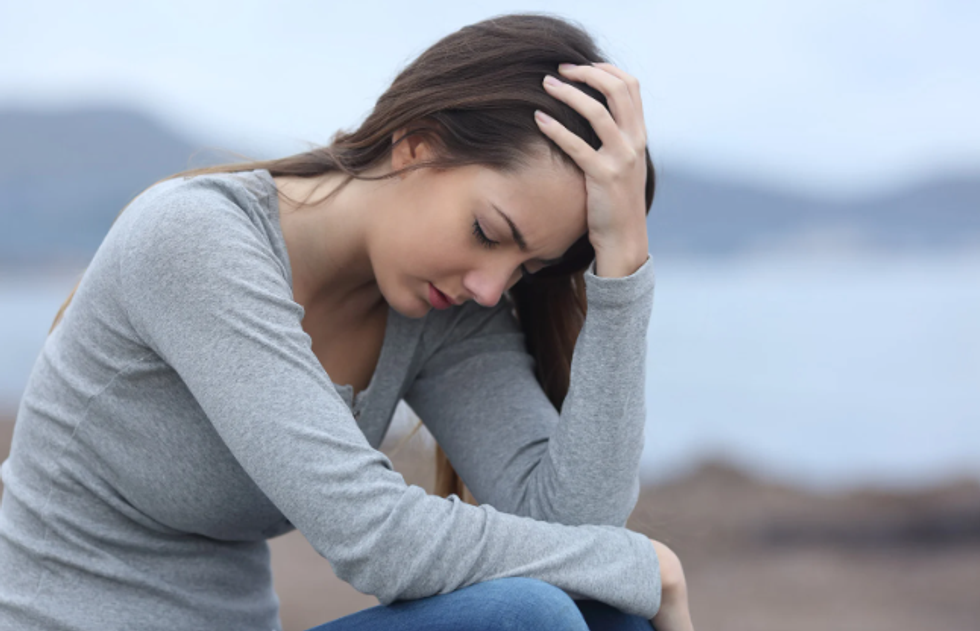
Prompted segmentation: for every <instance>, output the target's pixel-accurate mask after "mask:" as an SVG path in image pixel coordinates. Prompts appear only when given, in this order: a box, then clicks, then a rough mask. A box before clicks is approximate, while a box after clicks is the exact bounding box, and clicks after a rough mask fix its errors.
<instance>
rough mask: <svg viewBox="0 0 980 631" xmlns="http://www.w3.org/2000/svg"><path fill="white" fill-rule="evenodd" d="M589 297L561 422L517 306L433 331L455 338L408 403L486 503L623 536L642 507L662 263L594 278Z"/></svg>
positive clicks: (483, 311) (472, 309) (465, 316)
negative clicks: (651, 346)
mask: <svg viewBox="0 0 980 631" xmlns="http://www.w3.org/2000/svg"><path fill="white" fill-rule="evenodd" d="M585 286H586V294H587V299H588V314H587V316H586V318H585V324H584V326H583V328H582V332H581V333H580V335H579V338H578V341H577V343H576V345H575V351H574V353H573V355H572V366H571V378H570V384H569V390H568V394H567V396H566V398H565V402H564V404H563V405H562V410H561V414H559V413H558V411H557V410H555V407H554V406H553V405H552V404H551V402H550V401H549V400H548V398H547V396H546V395H545V393H544V392H543V390H542V389H541V386H540V384H539V383H538V381H537V379H536V378H535V376H534V360H533V359H532V357H531V356H530V355H529V354H528V352H527V350H526V348H525V345H524V336H523V334H522V333H521V330H520V327H519V325H518V323H517V321H516V319H515V318H514V316H513V315H512V314H511V313H510V309H511V304H510V302H509V301H508V300H501V302H500V303H498V305H497V306H496V307H493V308H491V309H487V308H484V307H481V306H479V305H476V304H473V303H467V304H466V305H464V306H463V307H461V308H460V309H459V310H458V312H457V313H456V314H455V316H456V317H455V319H454V320H453V321H451V322H449V323H448V324H446V327H445V328H442V327H433V329H437V328H439V329H440V331H441V332H443V333H444V332H445V331H446V330H447V329H448V333H445V337H444V338H443V339H441V340H439V341H438V342H436V343H438V348H437V349H436V350H434V352H432V353H431V355H430V356H429V357H428V358H427V360H426V362H425V364H424V366H423V367H422V369H421V371H420V372H419V374H418V375H417V377H416V379H415V381H414V383H413V384H412V386H411V389H410V390H409V392H408V394H407V395H406V397H405V398H406V401H407V402H408V404H409V405H410V406H411V407H412V409H413V410H414V411H415V412H416V413H417V414H418V415H419V416H420V417H421V418H422V420H423V422H424V423H425V425H426V427H427V428H428V429H429V431H430V432H431V433H432V434H433V436H434V437H435V439H436V440H437V441H438V442H439V445H440V446H441V447H442V448H443V450H444V451H445V452H446V455H447V456H448V458H449V460H450V462H451V463H452V465H453V468H455V469H456V471H457V473H459V475H460V477H461V478H462V480H463V482H465V483H466V485H467V487H468V488H469V489H470V491H471V492H472V493H473V496H474V497H475V498H476V499H477V501H479V502H481V503H487V504H490V505H492V506H493V507H494V508H496V509H498V510H501V511H503V512H507V513H512V514H516V515H523V516H527V517H532V518H534V519H538V520H543V521H550V522H558V523H563V524H569V525H579V524H608V525H614V526H624V525H625V524H626V520H627V518H628V517H629V515H630V513H631V512H632V511H633V508H634V507H635V505H636V501H637V498H638V496H639V464H640V456H641V453H642V450H643V442H644V424H645V421H646V409H645V402H644V388H645V372H646V371H645V366H646V348H647V341H646V336H647V327H648V324H649V320H650V313H651V310H652V304H653V286H654V270H653V263H652V261H651V260H650V259H649V258H648V259H647V260H646V262H644V263H643V264H642V265H641V266H640V268H639V269H637V270H636V271H635V272H633V273H632V274H630V275H628V276H625V277H621V278H616V277H609V278H607V277H600V276H596V275H595V274H594V269H590V270H588V271H587V272H586V273H585ZM437 322H438V321H437ZM437 322H433V324H437ZM430 343H433V341H432V340H430Z"/></svg>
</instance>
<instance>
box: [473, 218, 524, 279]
mask: <svg viewBox="0 0 980 631" xmlns="http://www.w3.org/2000/svg"><path fill="white" fill-rule="evenodd" d="M473 234H474V235H476V240H477V241H479V242H480V244H481V245H482V246H484V247H485V248H487V249H492V248H493V247H494V246H496V245H500V241H494V240H493V239H491V238H490V237H488V236H487V233H485V232H484V231H483V228H482V227H481V226H480V222H479V221H478V220H476V219H474V220H473ZM533 276H534V274H532V273H531V272H529V271H528V270H527V268H526V267H524V265H521V278H522V279H525V280H530V279H531V278H532V277H533Z"/></svg>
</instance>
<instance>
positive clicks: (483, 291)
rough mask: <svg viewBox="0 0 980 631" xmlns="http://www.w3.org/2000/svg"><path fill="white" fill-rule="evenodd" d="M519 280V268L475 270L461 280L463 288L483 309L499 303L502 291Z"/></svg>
mask: <svg viewBox="0 0 980 631" xmlns="http://www.w3.org/2000/svg"><path fill="white" fill-rule="evenodd" d="M520 278H521V270H520V268H519V267H518V268H516V269H513V270H511V271H510V272H508V271H506V270H500V269H497V270H491V269H486V268H483V269H475V270H471V271H470V272H469V273H468V274H467V275H466V276H465V277H464V278H463V287H465V288H466V291H468V292H469V293H470V294H471V295H472V296H473V299H474V300H476V302H477V303H479V304H481V305H483V306H484V307H493V306H495V305H496V304H497V303H498V302H499V301H500V296H501V295H503V293H504V291H505V290H507V289H510V288H511V287H512V286H513V285H514V283H516V282H517V281H518V280H520Z"/></svg>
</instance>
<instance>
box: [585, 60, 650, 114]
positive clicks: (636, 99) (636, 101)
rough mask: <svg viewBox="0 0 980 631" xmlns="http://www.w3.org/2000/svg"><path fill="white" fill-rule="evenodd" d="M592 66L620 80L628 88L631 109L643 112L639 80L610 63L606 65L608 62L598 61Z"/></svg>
mask: <svg viewBox="0 0 980 631" xmlns="http://www.w3.org/2000/svg"><path fill="white" fill-rule="evenodd" d="M592 65H593V66H595V67H596V68H601V69H602V70H605V71H606V72H609V73H612V74H614V75H616V76H617V77H619V78H620V79H622V80H623V82H624V83H625V84H626V87H627V88H629V91H630V98H631V99H632V101H633V107H634V108H635V109H636V110H637V111H642V110H643V98H642V97H641V96H640V81H639V79H637V78H636V77H634V76H633V75H631V74H629V73H628V72H626V71H625V70H623V69H621V68H617V67H616V66H614V65H612V64H611V63H608V62H605V61H599V62H596V63H594V64H592Z"/></svg>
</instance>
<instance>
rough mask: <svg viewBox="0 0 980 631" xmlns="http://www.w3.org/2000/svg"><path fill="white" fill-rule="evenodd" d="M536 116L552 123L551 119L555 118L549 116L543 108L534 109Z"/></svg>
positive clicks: (544, 121)
mask: <svg viewBox="0 0 980 631" xmlns="http://www.w3.org/2000/svg"><path fill="white" fill-rule="evenodd" d="M534 117H535V118H537V119H538V120H539V121H541V122H542V123H550V122H551V121H553V120H555V119H553V118H551V117H550V116H548V115H547V114H545V113H544V112H542V111H541V110H534Z"/></svg>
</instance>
